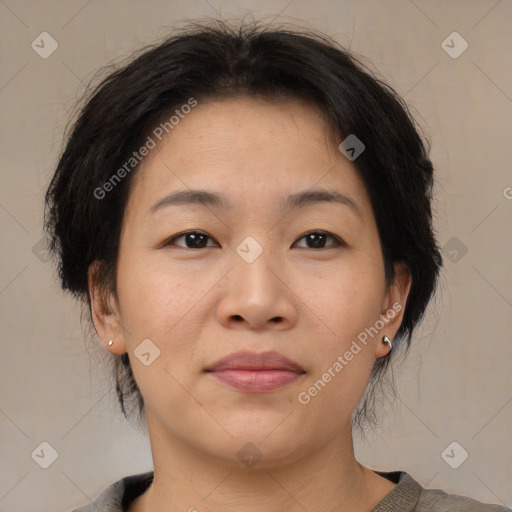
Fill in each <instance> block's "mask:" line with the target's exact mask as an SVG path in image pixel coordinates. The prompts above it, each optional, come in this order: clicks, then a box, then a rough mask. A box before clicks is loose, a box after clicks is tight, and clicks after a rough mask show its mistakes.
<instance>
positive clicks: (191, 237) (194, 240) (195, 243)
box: [187, 233, 205, 247]
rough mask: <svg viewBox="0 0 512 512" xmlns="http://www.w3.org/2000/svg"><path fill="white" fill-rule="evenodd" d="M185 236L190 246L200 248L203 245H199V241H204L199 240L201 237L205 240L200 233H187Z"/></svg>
mask: <svg viewBox="0 0 512 512" xmlns="http://www.w3.org/2000/svg"><path fill="white" fill-rule="evenodd" d="M187 236H188V241H190V242H191V245H192V246H194V247H200V246H202V245H203V244H201V241H203V242H204V240H201V237H202V238H205V236H204V235H202V234H201V233H189V234H188V235H187ZM198 241H199V242H198Z"/></svg>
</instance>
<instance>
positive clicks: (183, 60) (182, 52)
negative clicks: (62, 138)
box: [46, 22, 506, 512]
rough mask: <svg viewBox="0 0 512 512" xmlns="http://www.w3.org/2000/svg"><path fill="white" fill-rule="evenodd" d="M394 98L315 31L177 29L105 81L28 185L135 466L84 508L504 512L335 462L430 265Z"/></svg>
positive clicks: (417, 182) (414, 161)
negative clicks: (92, 336) (137, 429)
mask: <svg viewBox="0 0 512 512" xmlns="http://www.w3.org/2000/svg"><path fill="white" fill-rule="evenodd" d="M432 184H433V169H432V164H431V162H430V160H429V159H428V156H427V151H426V149H425V146H424V143H423V142H422V140H421V138H420V136H419V135H418V133H417V131H416V129H415V126H414V122H413V121H412V119H411V117H410V115H409V113H408V111H407V108H406V106H405V105H404V103H403V102H402V101H401V100H400V99H399V98H398V97H397V95H396V94H395V93H394V91H393V90H392V89H390V88H389V87H388V86H386V85H385V84H383V83H381V82H380V81H378V80H377V79H375V78H373V77H372V76H371V75H370V74H369V73H368V72H367V71H366V70H364V69H363V67H362V66H361V65H360V64H358V63H357V62H355V60H354V59H353V58H352V57H351V56H350V55H348V54H347V53H346V52H345V51H344V50H342V49H341V48H339V47H338V46H337V45H336V44H335V43H333V42H332V41H330V40H328V39H327V38H326V37H323V36H321V35H318V34H311V33H310V34H306V33H300V32H291V31H285V30H274V31H273V30H270V29H266V30H265V29H261V28H259V27H258V26H257V24H253V25H250V26H249V25H245V26H242V27H241V28H240V29H239V30H234V29H232V28H230V27H228V26H227V25H224V24H222V23H220V22H218V23H214V22H212V23H211V24H210V25H199V26H197V25H195V26H193V27H192V29H190V30H188V31H184V32H182V33H180V34H178V35H175V36H173V37H171V38H170V39H168V40H167V41H165V42H164V43H162V44H160V45H159V46H157V47H155V48H152V49H149V50H146V51H145V52H144V53H143V54H142V55H140V56H139V57H138V58H137V59H135V60H134V61H133V62H132V63H130V64H128V65H127V66H125V67H124V68H123V69H121V70H119V71H117V72H115V73H113V74H111V75H110V76H108V77H107V78H106V79H105V80H104V81H103V82H102V84H100V85H99V86H98V88H97V89H96V90H95V91H94V92H93V94H92V95H91V97H90V98H89V99H88V101H87V103H86V105H85V107H84V108H83V109H82V111H81V113H80V116H79V118H78V120H77V121H76V123H75V125H74V127H73V130H72V132H71V134H70V136H69V138H68V141H67V146H66V148H65V150H64V152H63V154H62V156H61V159H60V161H59V164H58V167H57V170H56V172H55V175H54V177H53V180H52V182H51V184H50V187H49V189H48V192H47V197H46V201H47V211H46V226H47V229H48V231H49V234H50V237H51V246H52V249H53V251H54V252H55V254H56V255H57V257H58V262H59V271H60V277H61V280H62V286H63V288H64V289H66V290H69V291H70V292H72V293H73V294H75V295H76V296H77V297H79V298H81V299H82V300H83V301H84V303H85V304H87V305H88V306H89V311H90V314H91V320H92V322H93V324H94V327H95V329H96V332H97V334H98V337H99V339H100V340H101V343H103V344H104V346H105V348H106V349H107V350H108V351H109V352H110V354H112V358H113V369H114V376H115V378H116V385H117V393H118V397H119V401H120V405H121V408H122V411H123V413H124V414H125V416H126V417H127V418H128V417H129V414H128V412H127V411H128V408H129V406H130V405H131V406H132V407H134V406H135V408H136V409H137V412H138V413H139V418H141V419H142V418H143V419H144V420H145V421H146V422H147V428H148V432H149V437H150V442H151V450H152V456H153V462H154V471H152V472H149V473H144V474H140V475H132V476H129V477H126V478H123V479H121V480H120V481H118V482H115V483H114V484H111V485H110V486H108V487H107V488H106V489H105V490H104V491H103V493H102V494H101V495H100V496H98V497H97V498H96V499H95V500H94V502H92V503H89V504H87V505H84V506H83V507H81V508H79V509H77V510H79V511H89V510H90V511H92V510H108V511H121V510H126V511H129V512H148V511H156V510H159V511H163V510H168V511H174V510H188V511H189V512H192V511H196V510H197V511H201V512H202V511H223V512H227V511H230V510H244V511H265V512H269V511H283V510H286V511H287V512H291V511H299V510H301V511H303V510H308V511H349V510H350V511H390V510H393V511H404V512H405V511H418V512H420V511H426V510H436V511H444V510H446V511H448V510H450V511H454V510H489V511H491V510H506V509H505V508H504V507H500V506H497V505H484V504H481V503H478V502H476V501H474V500H472V499H469V498H465V497H462V496H457V495H450V494H446V493H444V492H443V491H440V490H427V489H423V488H422V487H421V486H420V485H419V484H418V483H417V482H416V481H415V480H414V479H413V478H412V476H410V475H409V474H407V473H406V472H404V471H395V472H381V471H376V470H371V469H369V468H366V467H364V466H363V465H361V464H360V463H359V462H358V461H357V460H356V459H355V456H354V449H353V440H352V429H353V428H359V429H361V428H362V426H363V425H364V424H365V423H366V422H370V423H372V422H373V423H375V422H376V419H377V418H376V414H375V411H374V398H375V396H376V395H377V394H378V387H379V384H381V383H382V379H383V377H384V375H385V372H386V369H387V368H388V366H389V364H390V360H391V358H392V357H393V356H392V354H394V353H395V352H396V351H397V350H399V349H401V348H403V349H404V350H405V351H406V350H407V348H408V346H409V344H410V341H411V336H412V333H413V330H414V328H415V327H416V326H417V325H418V323H419V322H420V321H421V319H422V317H423V315H424V312H425V308H426V306H427V304H428V302H429V300H430V299H431V297H432V296H433V294H434V290H435V287H436V282H437V278H438V273H439V271H440V268H441V265H442V260H441V256H440V253H439V249H438V246H437V243H436V240H435V238H434V235H433V228H432V217H431V207H430V200H431V192H432Z"/></svg>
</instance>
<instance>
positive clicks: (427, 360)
mask: <svg viewBox="0 0 512 512" xmlns="http://www.w3.org/2000/svg"><path fill="white" fill-rule="evenodd" d="M248 13H252V15H253V16H254V18H256V19H264V20H265V21H267V22H269V23H272V24H274V25H275V24H280V23H293V24H297V25H300V26H304V27H309V28H313V29H317V30H320V31H322V32H325V33H326V34H327V35H329V36H332V37H334V38H335V39H336V40H337V41H338V42H339V43H341V44H342V45H343V46H345V47H350V49H351V50H352V51H353V52H354V53H355V54H356V55H361V56H363V57H365V58H366V59H368V61H369V62H370V63H372V65H373V69H374V70H375V71H377V72H379V73H380V74H381V75H382V77H383V78H384V79H385V80H386V81H388V83H390V85H392V86H393V87H394V88H395V89H396V90H397V91H398V92H399V93H400V94H401V95H402V96H403V97H404V98H405V100H406V101H407V102H408V103H409V105H410V106H411V107H412V108H413V109H414V111H415V112H416V114H415V117H416V119H417V120H418V122H419V123H420V125H421V126H422V127H423V128H424V130H425V132H426V133H427V135H428V136H429V138H430V140H431V142H432V150H431V157H432V159H433V162H434V165H435V167H436V170H437V181H438V183H437V186H436V200H435V204H434V207H435V225H436V231H437V235H438V239H439V243H440V245H441V246H442V247H443V255H444V258H445V268H444V270H443V273H442V279H441V286H440V288H439V290H438V296H437V299H436V301H435V302H434V303H433V304H432V307H431V308H430V309H429V312H428V315H427V317H426V319H425V322H424V324H423V326H422V327H421V328H420V329H418V331H417V332H416V335H415V336H414V339H413V348H412V350H411V352H410V354H409V356H408V357H407V358H406V359H405V362H404V363H403V364H401V365H398V366H397V367H396V368H395V372H394V373H395V378H396V383H397V388H398V396H399V398H398V399H397V401H396V404H395V406H394V408H393V409H392V410H391V409H390V408H389V407H386V408H385V410H380V414H381V417H382V426H381V427H380V428H378V429H376V430H375V431H374V432H373V433H372V434H369V436H368V440H367V442H363V441H362V440H358V439H357V437H356V439H355V442H356V455H357V457H358V459H359V461H360V462H361V463H363V464H365V465H367V466H369V467H371V468H373V469H378V470H383V471H390V470H398V469H402V470H405V471H408V472H409V473H411V474H412V476H413V477H414V478H415V479H417V480H418V481H419V482H420V483H421V484H422V485H424V486H426V487H432V488H442V489H444V490H446V491H447V492H454V493H458V494H464V495H467V496H471V497H474V498H476V499H478V500H480V501H484V502H492V503H500V504H506V505H509V506H510V505H511V504H512V487H511V486H510V482H511V481H512V467H511V466H512V453H511V442H510V439H511V428H510V426H511V425H512V380H511V372H510V361H511V360H512V343H511V341H512V340H511V332H512V322H511V318H512V315H511V308H512V278H511V274H512V273H511V261H512V249H511V237H510V226H511V220H512V215H511V209H512V173H511V164H510V162H511V161H512V144H511V141H512V122H511V119H512V65H511V64H512V60H511V56H510V55H511V47H512V45H511V43H512V38H511V32H510V21H511V20H512V3H511V2H510V0H500V1H498V0H473V1H468V0H466V1H464V0H457V1H456V0H449V1H441V0H436V1H425V0H415V1H414V2H413V1H408V0H390V1H376V0H375V1H369V0H363V1H354V0H340V1H334V0H315V1H314V2H308V1H306V0H279V1H271V0H268V1H267V0H266V1H251V0H245V1H242V2H233V1H219V0H208V1H206V0H204V1H203V0H194V1H190V2H179V1H177V0H171V1H169V0H147V1H144V2H134V1H131V2H126V1H121V0H110V1H104V2H102V1H100V0H89V1H87V0H72V1H66V2H64V1H57V0H47V1H44V2H40V1H35V0H32V1H26V0H1V1H0V14H1V22H0V23H1V29H2V32H1V33H2V47H1V50H0V52H1V64H2V66H1V78H0V108H1V114H2V124H1V138H0V144H1V146H2V160H1V166H2V168H1V174H0V180H1V186H0V223H1V237H0V240H1V259H2V265H1V269H0V311H1V326H0V335H1V348H2V354H1V357H0V383H1V394H0V433H1V439H2V442H1V445H0V511H10V512H22V511H23V512H27V511H36V510H37V511H41V512H49V511H52V512H55V511H58V512H63V511H68V510H70V509H71V508H72V507H74V506H77V505H78V504H82V503H85V502H87V500H88V499H91V498H93V497H94V496H96V495H97V494H98V493H99V492H100V491H101V490H102V489H103V488H104V487H106V486H107V485H108V484H110V483H112V482H114V481H115V480H117V479H119V478H121V477H123V476H125V475H128V474H135V473H139V472H143V471H147V470H151V469H152V461H151V452H150V447H149V441H148V439H147V438H146V437H145V435H144V434H143V433H139V432H137V431H136V430H135V429H134V428H133V427H131V426H130V425H129V424H128V423H127V422H126V421H125V420H124V418H123V417H122V415H121V412H120V410H119V407H118V405H117V401H116V397H115V394H114V392H113V391H111V390H110V387H109V386H110V384H109V382H110V376H109V374H108V373H106V369H105V368H103V367H102V366H101V365H100V364H99V363H100V362H99V361H98V360H94V359H93V360H90V358H89V355H88V352H87V349H86V344H85V341H84V333H83V328H82V326H81V324H80V308H79V306H78V305H77V304H76V303H75V302H74V301H73V300H72V299H71V298H70V297H69V296H67V295H65V294H64V293H63V292H62V291H61V290H60V288H59V285H58V282H57V279H56V274H55V271H54V269H53V268H52V267H51V266H50V263H49V262H48V261H47V259H46V254H45V251H44V247H42V245H41V242H40V239H41V236H42V212H43V196H44V192H45V190H46V187H47V185H48V183H49V179H50V177H51V175H52V172H53V170H54V168H55V165H56V162H57V159H58V156H59V154H60V151H61V144H62V135H63V130H64V128H65V125H66V122H67V120H68V117H69V114H70V112H71V111H72V108H73V106H74V104H75V102H76V100H77V99H78V98H79V97H80V96H81V94H82V93H83V92H84V84H87V83H88V82H89V80H90V79H91V78H92V77H93V75H94V73H95V72H96V71H97V70H98V69H99V68H100V67H102V66H104V65H106V64H108V63H109V62H111V61H112V60H115V61H119V60H121V59H124V58H126V57H128V56H129V55H130V53H131V52H132V51H134V50H137V49H138V48H140V47H141V46H143V45H146V44H148V43H154V42H156V41H158V40H161V38H163V37H164V36H165V35H167V34H168V33H169V28H168V27H169V26H171V25H175V24H176V23H177V22H179V21H180V20H187V19H193V18H198V17H206V16H208V17H216V18H218V17H220V16H222V17H224V18H228V19H241V18H242V17H243V16H244V15H246V14H248ZM43 32H46V33H47V34H48V35H46V34H43V35H41V34H42V33H43ZM454 32H457V34H453V33H454ZM41 39H43V42H41ZM466 44H467V48H466ZM55 45H58V46H57V48H56V49H55V50H54V51H53V53H51V54H50V52H51V51H52V50H53V49H54V47H55ZM43 57H45V58H43ZM102 76H104V75H102ZM389 207H390V208H392V207H393V205H392V204H390V205H389ZM453 442H456V443H458V444H456V445H451V444H452V443H453ZM41 443H49V445H50V446H48V445H46V444H43V445H41ZM450 445H451V446H450ZM447 448H448V450H447V451H445V450H446V449H447ZM41 450H43V452H44V453H45V460H46V461H49V460H50V458H49V457H51V456H52V454H53V452H52V450H55V452H56V456H57V458H56V459H55V461H54V462H53V463H52V464H51V465H50V466H49V467H48V468H47V469H44V468H43V467H41V464H42V463H43V462H44V461H42V459H43V457H39V459H38V457H37V454H38V453H39V454H41ZM451 450H453V451H451ZM464 451H465V452H467V454H468V457H467V459H466V460H464V462H463V463H461V464H460V465H458V463H460V461H461V460H462V459H463V458H464V456H465V455H464ZM53 458H54V457H53ZM447 461H448V462H451V464H452V465H458V467H457V468H456V469H454V468H452V467H451V466H450V465H449V464H448V462H447ZM43 465H44V464H43Z"/></svg>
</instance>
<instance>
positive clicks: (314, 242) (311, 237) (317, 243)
mask: <svg viewBox="0 0 512 512" xmlns="http://www.w3.org/2000/svg"><path fill="white" fill-rule="evenodd" d="M315 237H320V240H318V239H316V240H315ZM308 239H309V241H311V242H312V245H313V247H316V248H323V243H322V242H325V235H324V234H322V233H311V234H310V235H308Z"/></svg>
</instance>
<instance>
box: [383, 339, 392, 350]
mask: <svg viewBox="0 0 512 512" xmlns="http://www.w3.org/2000/svg"><path fill="white" fill-rule="evenodd" d="M382 341H383V343H386V344H387V345H389V350H393V344H392V343H391V340H390V339H389V338H388V337H387V336H384V337H383V338H382Z"/></svg>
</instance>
